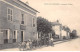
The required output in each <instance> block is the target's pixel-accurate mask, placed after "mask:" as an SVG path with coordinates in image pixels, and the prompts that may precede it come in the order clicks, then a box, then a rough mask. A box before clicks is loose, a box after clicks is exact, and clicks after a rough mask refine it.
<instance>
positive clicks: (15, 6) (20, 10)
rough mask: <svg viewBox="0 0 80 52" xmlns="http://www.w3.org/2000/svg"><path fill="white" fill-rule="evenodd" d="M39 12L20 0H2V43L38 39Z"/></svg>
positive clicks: (0, 12) (0, 17)
mask: <svg viewBox="0 0 80 52" xmlns="http://www.w3.org/2000/svg"><path fill="white" fill-rule="evenodd" d="M37 12H38V11H37V10H35V9H33V8H32V7H30V6H29V5H27V4H25V3H23V2H22V1H20V0H0V44H5V43H15V42H21V41H22V42H23V41H27V40H29V39H31V40H36V39H37V23H36V20H37V18H36V17H37V16H36V15H37Z"/></svg>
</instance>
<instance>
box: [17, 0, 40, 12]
mask: <svg viewBox="0 0 80 52" xmlns="http://www.w3.org/2000/svg"><path fill="white" fill-rule="evenodd" d="M18 1H19V2H20V3H22V4H23V5H25V6H27V7H29V8H30V9H32V10H34V11H36V12H38V13H39V11H37V10H35V9H34V8H32V7H30V6H29V5H27V4H26V3H24V2H22V1H21V0H18Z"/></svg>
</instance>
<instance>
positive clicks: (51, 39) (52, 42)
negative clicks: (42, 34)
mask: <svg viewBox="0 0 80 52" xmlns="http://www.w3.org/2000/svg"><path fill="white" fill-rule="evenodd" d="M53 45H54V44H53V38H51V46H53Z"/></svg>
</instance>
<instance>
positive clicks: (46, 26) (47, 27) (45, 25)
mask: <svg viewBox="0 0 80 52" xmlns="http://www.w3.org/2000/svg"><path fill="white" fill-rule="evenodd" d="M37 31H38V32H42V33H50V32H52V25H51V22H49V21H48V20H47V19H44V18H42V17H38V18H37Z"/></svg>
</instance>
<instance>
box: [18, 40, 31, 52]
mask: <svg viewBox="0 0 80 52" xmlns="http://www.w3.org/2000/svg"><path fill="white" fill-rule="evenodd" d="M30 49H32V42H31V41H30V40H28V41H24V42H20V43H19V50H20V51H24V50H30Z"/></svg>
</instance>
